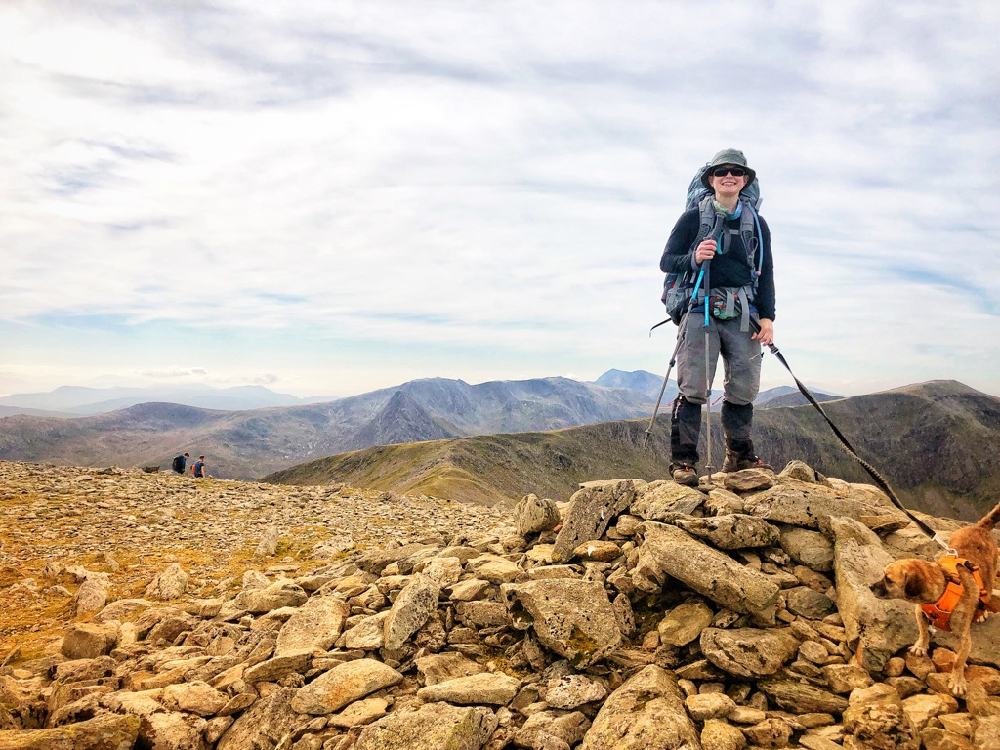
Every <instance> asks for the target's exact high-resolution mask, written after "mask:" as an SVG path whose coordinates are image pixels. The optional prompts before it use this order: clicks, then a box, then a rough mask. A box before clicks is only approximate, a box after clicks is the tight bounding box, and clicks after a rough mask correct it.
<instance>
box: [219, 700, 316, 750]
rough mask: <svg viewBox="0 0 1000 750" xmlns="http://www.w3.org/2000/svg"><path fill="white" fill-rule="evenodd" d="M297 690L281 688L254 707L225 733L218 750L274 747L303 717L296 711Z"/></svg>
mask: <svg viewBox="0 0 1000 750" xmlns="http://www.w3.org/2000/svg"><path fill="white" fill-rule="evenodd" d="M295 693H296V690H295V689H294V688H279V689H277V690H275V691H274V692H272V693H270V694H268V695H267V696H266V697H264V698H261V699H260V700H258V701H257V702H256V703H254V704H253V705H252V706H250V708H248V709H247V710H246V711H244V712H243V713H242V714H241V715H240V717H239V718H238V719H237V720H236V721H235V722H234V723H233V724H232V726H230V727H229V729H227V730H226V731H225V733H224V734H223V735H222V738H221V739H220V740H219V743H218V745H217V750H246V748H251V747H271V746H273V745H275V744H277V743H278V741H279V740H280V739H281V738H282V737H283V736H284V735H285V733H286V732H288V731H290V730H291V729H292V727H293V726H295V724H296V723H297V722H298V721H299V719H300V717H299V716H298V715H297V714H296V713H295V711H294V710H293V709H292V705H291V703H292V698H293V697H294V696H295Z"/></svg>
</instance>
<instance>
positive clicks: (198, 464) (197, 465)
mask: <svg viewBox="0 0 1000 750" xmlns="http://www.w3.org/2000/svg"><path fill="white" fill-rule="evenodd" d="M206 472H207V469H205V457H204V456H198V460H197V461H195V462H194V464H193V465H192V466H191V476H193V477H194V478H195V479H204V478H205V477H207V476H208V474H207V473H206Z"/></svg>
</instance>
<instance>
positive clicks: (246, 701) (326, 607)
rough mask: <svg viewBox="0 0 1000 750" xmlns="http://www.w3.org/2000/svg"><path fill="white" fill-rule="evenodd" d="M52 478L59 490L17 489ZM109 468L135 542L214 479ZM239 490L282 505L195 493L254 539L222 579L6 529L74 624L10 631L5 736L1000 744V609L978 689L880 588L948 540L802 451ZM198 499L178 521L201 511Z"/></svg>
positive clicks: (27, 500) (180, 742)
mask: <svg viewBox="0 0 1000 750" xmlns="http://www.w3.org/2000/svg"><path fill="white" fill-rule="evenodd" d="M5 469H6V470H7V472H8V473H7V475H6V479H4V474H3V471H4V470H5ZM46 471H49V472H50V474H46ZM72 471H76V472H77V473H78V474H80V473H81V472H88V471H90V470H69V469H55V468H51V469H45V470H43V469H37V468H31V467H27V465H23V464H18V465H15V464H0V490H4V491H3V492H0V515H2V518H0V520H3V521H6V522H9V520H8V519H15V518H16V519H20V520H19V522H20V523H22V524H24V523H27V524H28V525H29V526H30V524H31V523H33V520H32V518H30V517H29V516H33V517H34V520H36V521H37V520H42V519H44V518H46V515H45V514H46V513H47V512H48V511H47V507H48V506H46V505H45V502H44V497H45V493H46V492H50V493H51V492H59V491H61V490H60V487H62V486H63V485H62V484H60V481H59V480H58V478H57V477H56V475H59V476H63V477H66V476H70V474H71V472H72ZM52 472H54V474H52ZM60 472H62V474H60ZM29 475H30V477H31V479H32V481H33V482H34V483H35V485H36V489H35V490H33V491H31V492H28V491H26V490H24V487H23V486H21V489H20V490H18V492H17V493H14V492H13V491H12V490H11V489H10V488H11V487H13V486H15V485H14V484H12V483H11V481H12V480H11V476H14V477H15V478H17V477H20V478H21V479H22V480H23V479H24V477H25V476H29ZM88 476H89V477H90V479H88V480H87V482H97V481H99V482H100V483H101V484H100V488H101V492H100V493H95V494H94V495H93V496H88V497H89V500H88V505H86V506H84V507H85V509H86V511H87V512H91V513H92V514H93V515H94V516H95V517H96V518H98V519H103V520H99V522H100V523H105V522H107V523H108V524H110V523H111V520H110V519H106V518H105V516H104V515H102V513H101V512H102V511H108V512H109V513H110V514H114V512H115V510H116V507H115V506H116V504H119V505H120V504H124V503H125V502H126V501H127V502H130V503H132V505H130V506H128V508H127V510H128V511H129V512H127V513H125V514H124V517H122V512H121V509H120V508H119V509H118V510H119V513H118V516H119V518H118V520H119V523H121V524H122V525H123V526H125V528H126V529H127V530H128V536H134V535H135V533H136V527H137V526H138V525H143V526H146V525H147V524H153V523H156V522H157V519H165V518H166V517H165V516H163V515H162V514H161V515H158V516H149V517H148V518H147V517H144V516H143V514H144V513H146V512H147V511H146V510H145V507H146V506H143V505H142V503H141V500H140V495H141V493H142V492H143V491H145V492H148V493H150V497H149V500H148V508H149V512H150V513H152V511H153V509H156V508H158V509H160V510H161V511H162V509H163V508H165V507H166V508H168V509H169V507H170V500H169V498H171V497H173V495H172V494H171V492H170V490H171V488H172V487H176V488H177V492H182V491H183V492H185V493H186V492H188V491H189V488H190V487H191V484H190V482H185V481H184V479H183V478H179V479H175V478H170V477H168V478H163V477H159V476H156V475H144V474H142V473H141V472H120V473H118V474H117V475H96V474H93V473H91V474H89V475H88ZM3 481H6V484H3V483H2V482H3ZM143 483H151V484H143ZM171 483H173V484H171ZM84 484H86V483H84ZM18 486H20V485H18ZM218 486H221V487H223V488H224V489H225V491H226V492H227V493H230V494H228V495H227V496H226V497H227V498H228V500H230V501H232V502H233V503H244V504H246V503H249V506H248V507H250V508H256V509H258V511H259V512H258V513H250V514H249V515H248V516H247V517H246V518H244V517H243V516H241V515H240V514H239V513H235V514H234V513H233V512H231V511H232V508H231V507H230V508H228V509H226V508H225V507H219V508H214V506H211V502H212V500H211V498H212V494H211V493H212V492H215V491H216V490H214V489H213V484H211V483H206V484H203V485H200V486H197V488H196V489H195V490H194V492H196V493H202V494H197V495H192V496H191V499H197V500H198V501H199V503H200V504H199V505H198V507H197V513H204V512H205V510H206V508H209V507H210V506H211V507H212V508H213V513H215V512H217V513H219V514H221V515H222V516H223V519H222V520H221V521H220V523H223V524H225V525H226V527H228V529H229V533H230V535H234V534H237V532H238V531H239V530H240V529H242V530H243V531H249V532H252V533H247V534H243V536H242V537H241V539H242V544H241V545H236V546H235V547H233V548H232V549H231V550H230V552H229V554H230V555H235V556H236V558H237V559H241V560H242V561H243V565H242V566H241V567H242V570H238V569H232V568H229V569H228V573H229V576H228V577H227V578H225V579H223V580H214V579H213V577H212V572H211V570H210V569H209V568H207V567H205V566H206V565H207V564H206V563H199V565H201V567H200V568H198V570H190V569H188V568H191V567H193V565H194V564H193V563H188V564H185V562H184V560H183V559H177V560H174V561H172V563H173V564H170V563H168V562H167V561H166V560H165V559H164V560H163V561H162V562H163V564H162V565H159V566H157V567H156V569H155V570H152V569H150V570H147V569H146V568H143V567H142V562H141V560H142V558H140V557H134V556H133V555H132V553H131V552H130V550H129V549H128V548H127V547H122V549H119V548H118V547H117V546H116V547H115V548H114V549H113V550H111V551H113V552H114V553H115V554H114V557H112V558H111V559H110V561H109V559H108V558H107V557H104V556H98V555H97V554H96V553H95V554H90V553H87V554H82V553H81V554H80V555H79V556H78V557H80V558H82V559H79V560H78V559H69V558H72V557H73V555H71V554H69V552H71V551H72V550H71V548H70V547H68V546H66V545H67V544H68V543H63V542H61V541H60V540H59V539H55V538H50V539H48V540H47V541H49V542H50V543H52V545H53V546H55V545H56V543H57V542H58V543H59V544H60V545H61V546H60V549H62V550H63V551H64V552H63V554H64V555H66V556H67V559H65V560H57V559H49V560H47V561H43V560H42V559H41V558H39V559H38V560H36V561H35V562H34V563H31V564H30V565H28V564H27V563H25V561H24V560H13V557H12V550H16V551H17V552H18V553H19V554H21V555H22V556H23V555H27V554H28V550H29V549H33V547H30V548H29V546H27V544H25V546H23V547H20V546H15V543H16V542H17V540H16V539H15V540H13V541H12V540H11V539H10V538H9V537H0V538H2V539H3V541H4V546H3V547H0V555H2V557H0V562H2V563H3V565H4V566H5V567H4V568H2V569H0V572H2V573H4V577H3V578H0V586H3V587H4V588H3V589H2V590H0V594H3V595H4V596H5V597H6V598H5V601H16V602H22V601H23V602H29V603H30V602H32V601H35V600H37V601H41V602H45V601H49V600H52V601H60V600H59V597H62V600H64V601H65V606H64V610H65V612H66V613H67V617H70V618H74V619H73V620H72V621H71V622H69V623H68V626H66V627H59V628H56V627H55V626H54V625H53V623H52V622H47V623H46V627H52V628H53V630H52V632H51V634H50V635H49V636H48V637H49V640H48V641H47V642H46V643H47V647H46V648H42V649H41V650H39V649H37V648H31V647H28V646H27V645H25V647H23V648H13V649H8V650H7V651H6V652H2V651H0V750H7V749H10V748H73V750H103V749H104V748H109V749H110V748H115V749H116V750H118V749H123V748H133V747H138V748H155V749H157V750H158V749H160V748H170V749H171V750H209V748H217V749H218V750H243V749H244V748H247V749H249V748H262V749H263V748H266V749H268V750H276V749H280V750H348V748H354V749H355V750H404V749H405V750H441V749H443V748H455V749H460V750H503V749H504V748H530V749H531V750H573V749H575V750H647V749H655V750H672V749H674V748H677V749H682V748H683V749H684V750H694V749H696V748H704V749H705V750H741V749H742V748H776V747H805V748H810V749H811V750H836V748H849V749H852V750H866V749H868V748H871V749H873V750H875V749H878V750H882V749H883V748H885V749H886V750H887V749H888V748H910V749H912V750H920V748H927V750H946V749H949V750H950V749H953V748H955V749H964V748H998V749H1000V698H998V697H997V696H1000V618H991V619H989V620H987V621H986V622H984V623H978V624H976V625H974V626H973V644H974V645H973V651H972V654H971V656H970V659H969V663H970V666H969V667H968V671H967V677H968V679H969V684H970V686H969V690H968V693H967V694H966V695H965V696H964V697H963V698H960V699H956V698H955V697H953V696H952V695H951V694H950V693H949V692H948V677H949V675H948V671H949V670H950V668H951V665H952V663H953V661H954V651H953V649H954V648H955V646H956V644H955V642H954V639H953V637H952V636H950V634H947V633H937V634H936V636H935V641H934V647H933V649H932V652H931V655H930V656H929V657H920V658H918V657H915V656H913V655H911V654H909V653H908V652H907V651H906V647H907V646H909V645H910V644H911V643H912V642H913V640H914V638H915V636H916V624H915V622H914V619H913V613H912V608H911V607H910V605H907V604H904V603H901V602H885V601H881V600H878V599H875V598H874V597H873V596H872V595H871V593H870V592H869V590H868V584H870V583H872V582H874V581H875V580H877V579H878V578H879V577H880V575H881V568H882V566H883V565H884V564H885V563H886V562H888V561H890V560H892V559H895V558H900V557H911V556H920V557H925V558H933V557H934V556H936V555H937V554H938V553H939V548H938V547H937V545H935V544H933V543H930V542H929V540H927V539H926V537H924V536H923V535H921V534H920V533H919V532H918V531H917V530H916V527H915V525H913V524H911V523H909V522H908V519H907V518H906V517H905V516H904V515H903V514H901V513H900V512H899V511H897V510H896V509H895V508H894V507H893V506H892V505H891V503H889V501H888V499H887V498H886V497H884V495H882V493H881V492H879V491H878V490H876V489H875V488H873V487H869V486H867V485H859V484H849V483H847V482H843V481H840V480H837V479H826V478H824V477H823V476H822V475H819V474H817V472H815V471H813V470H812V469H810V468H809V467H807V466H805V465H803V464H800V463H796V462H793V463H792V464H790V465H789V466H788V467H786V469H785V470H784V471H782V472H781V473H780V474H778V475H777V476H775V475H774V474H772V473H771V472H767V471H759V470H748V471H744V472H738V473H735V474H730V475H724V474H718V475H716V476H715V477H714V482H713V483H712V484H703V485H702V486H701V487H700V488H699V489H692V488H688V487H681V486H679V485H676V484H675V483H673V482H671V481H667V480H657V481H653V482H646V481H642V480H636V479H616V480H608V481H595V482H588V483H586V484H584V485H582V486H581V488H580V489H579V491H577V492H576V493H575V494H574V495H573V496H572V497H571V498H570V499H569V501H568V502H566V503H556V502H554V501H552V500H550V499H547V498H542V499H540V498H539V497H538V496H535V495H528V496H526V497H525V498H524V499H523V500H522V501H521V502H520V503H519V504H518V505H517V508H516V510H513V511H507V512H506V516H504V517H502V516H501V515H500V514H499V511H498V510H497V509H492V510H489V511H487V510H484V509H476V508H466V507H464V506H458V505H456V504H446V503H443V502H441V501H434V500H433V499H431V498H424V499H420V500H417V499H413V498H407V497H405V496H403V497H397V496H392V497H391V498H388V499H383V498H381V496H380V495H378V494H377V493H375V494H370V495H368V496H364V495H359V494H356V493H357V492H360V491H353V490H345V489H342V488H340V489H337V490H335V491H330V490H329V489H324V488H295V489H294V490H289V489H287V488H281V489H280V490H279V489H272V488H261V487H259V486H258V485H249V484H248V485H241V484H240V483H227V484H226V485H218ZM122 487H129V488H130V489H129V490H128V492H125V493H123V492H122V491H121V488H122ZM258 492H260V493H264V495H261V496H258V495H257V494H255V493H258ZM157 493H160V494H157ZM163 493H166V494H163ZM280 493H285V494H283V495H282V494H280ZM185 497H186V495H185ZM4 498H11V499H4ZM115 498H118V499H117V500H115ZM165 498H167V499H165ZM261 498H266V499H261ZM351 498H363V499H364V500H365V502H356V501H353V500H350V499H351ZM277 500H281V501H282V502H284V503H289V504H290V505H291V509H290V510H289V515H287V516H283V515H282V513H283V511H284V508H283V506H278V505H276V501H277ZM341 500H344V501H345V504H347V505H349V506H350V507H349V508H348V509H347V511H346V514H347V515H349V516H350V518H349V519H348V518H344V519H343V522H342V523H338V524H336V525H333V524H331V528H329V529H328V535H329V536H328V537H326V538H324V539H311V538H310V539H309V540H308V542H309V543H308V544H303V545H300V546H299V548H298V551H297V552H296V554H294V555H292V556H286V557H283V558H281V559H280V560H278V561H276V560H275V559H274V557H273V556H274V555H275V554H276V553H278V554H283V553H285V552H288V551H289V550H292V551H294V550H295V549H296V548H295V545H294V539H295V538H296V535H299V536H300V537H301V535H302V534H303V533H304V532H302V531H301V530H299V529H300V528H301V526H293V525H292V524H293V523H294V520H295V519H294V517H295V516H302V515H303V514H304V515H306V516H308V517H309V518H317V517H320V515H321V514H322V513H324V512H326V513H334V512H335V509H336V505H337V503H338V502H340V501H341ZM390 501H391V502H390ZM101 504H104V505H107V506H109V507H107V508H102V505H101ZM70 505H71V504H70ZM62 511H63V514H64V515H65V513H67V512H73V511H75V512H77V513H78V515H76V516H71V518H76V519H78V520H81V519H80V515H79V513H80V508H79V507H69V506H68V505H67V503H65V502H64V503H63V504H62ZM384 514H392V516H393V520H392V523H391V524H390V528H389V530H388V532H385V536H384V537H382V538H379V537H378V535H377V533H376V532H377V530H378V529H379V528H382V526H383V525H382V524H380V523H376V520H377V519H379V518H380V516H383V515H384ZM128 516H133V517H134V518H135V519H136V520H135V521H132V522H128V521H127V520H126V519H127V517H128ZM189 516H190V518H189V519H188V520H187V521H186V522H182V521H180V519H178V518H176V517H174V516H170V517H169V518H170V519H171V520H169V521H166V522H167V523H173V521H175V520H176V521H177V522H178V524H179V525H178V527H177V528H185V525H186V523H190V524H196V523H198V522H199V521H198V516H197V514H196V513H190V514H189ZM250 518H255V519H256V520H255V521H254V522H251V521H250V520H249V519H250ZM469 519H473V520H474V523H471V524H470V523H469ZM930 522H931V523H932V525H934V526H936V527H940V528H942V529H944V530H948V529H953V528H956V527H957V526H958V525H959V524H957V523H956V522H952V521H947V520H940V519H930ZM52 523H53V524H55V523H56V520H55V517H54V516H53V517H52ZM129 524H131V525H129ZM352 524H353V525H352ZM22 528H27V527H23V526H22ZM110 528H111V526H110V525H109V526H108V527H107V529H106V530H105V533H104V536H105V537H108V538H110V537H109V534H110V531H109V530H110ZM430 532H433V533H430ZM23 533H24V534H25V536H30V535H31V533H33V532H31V531H30V529H28V530H27V531H25V532H23ZM345 536H349V537H350V538H351V539H352V540H354V541H352V542H351V543H350V544H348V545H347V548H346V549H344V548H343V540H344V539H345ZM201 539H202V541H203V543H204V544H205V545H206V546H209V547H211V546H212V545H216V544H218V545H221V544H223V539H222V537H218V538H217V537H215V536H213V535H212V534H210V533H208V532H207V531H204V532H203V533H202V534H201ZM329 539H333V540H335V541H334V542H332V544H333V545H334V546H335V547H337V548H338V549H339V551H338V552H337V553H334V559H329V554H330V553H329V549H330V546H329V545H328V544H327V542H328V541H329ZM140 541H141V540H140ZM230 541H231V540H230ZM220 549H221V548H220ZM234 550H235V551H234ZM278 550H281V551H282V552H277V551H278ZM175 556H177V557H180V555H179V550H178V554H177V555H175ZM241 556H242V557H241ZM134 560H138V562H137V561H134ZM112 562H114V565H112V564H111V563H112ZM15 563H18V564H20V565H21V566H22V567H23V566H25V565H28V572H31V573H35V574H36V576H35V577H30V576H23V577H18V575H15V574H13V573H11V571H14V570H20V568H17V565H15ZM83 563H86V564H89V565H91V566H92V567H105V568H109V571H108V572H107V573H104V572H102V571H97V572H95V571H92V570H88V569H87V567H86V566H85V565H84V564H83ZM115 566H117V568H116V567H115ZM175 566H176V567H175ZM137 571H142V572H143V573H144V577H142V578H141V580H140V579H138V578H137V576H136V573H137ZM182 574H183V575H182ZM130 576H131V577H130ZM37 580H41V581H43V583H42V584H39V583H37V582H36V581H37ZM73 588H75V589H76V593H74V591H71V590H70V589H73ZM98 588H99V589H100V591H98V590H97V589H98ZM59 589H61V591H60V590H59ZM81 590H82V591H84V593H83V594H80V593H79V591H81ZM102 594H103V596H104V598H105V599H106V601H101V599H102ZM32 596H33V597H35V599H32V598H31V597H32ZM74 597H75V599H74ZM140 597H141V598H140ZM81 602H84V603H83V604H81ZM18 638H19V639H20V642H23V643H24V644H28V643H29V641H28V640H25V639H26V638H27V636H26V634H25V633H22V632H20V631H18Z"/></svg>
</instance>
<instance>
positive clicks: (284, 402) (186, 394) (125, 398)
mask: <svg viewBox="0 0 1000 750" xmlns="http://www.w3.org/2000/svg"><path fill="white" fill-rule="evenodd" d="M330 400H332V398H330V397H323V396H316V397H312V398H299V397H298V396H290V395H288V394H287V393H275V392H274V391H272V390H270V389H269V388H265V387H264V386H262V385H242V386H236V387H234V388H213V387H212V386H209V385H183V386H178V385H152V386H147V387H144V388H81V387H79V386H62V387H61V388H56V389H55V390H54V391H49V392H47V393H20V394H15V395H13V396H0V416H9V415H12V414H34V415H36V416H53V417H74V416H86V415H89V414H104V413H106V412H109V411H115V410H117V409H127V408H128V407H130V406H135V405H136V404H142V403H149V402H151V401H163V402H168V403H173V404H182V405H184V406H198V407H201V408H203V409H259V408H261V407H265V406H291V405H293V404H309V403H315V402H318V401H330Z"/></svg>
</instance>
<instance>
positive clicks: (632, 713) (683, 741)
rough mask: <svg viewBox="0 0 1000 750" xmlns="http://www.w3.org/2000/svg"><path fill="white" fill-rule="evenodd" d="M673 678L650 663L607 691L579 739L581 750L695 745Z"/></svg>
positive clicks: (695, 735)
mask: <svg viewBox="0 0 1000 750" xmlns="http://www.w3.org/2000/svg"><path fill="white" fill-rule="evenodd" d="M698 746H699V745H698V732H697V730H696V729H695V726H694V723H693V722H692V721H691V719H690V718H689V717H688V714H687V710H686V708H685V706H684V694H683V693H682V692H681V689H680V688H679V687H678V685H677V678H676V677H674V676H673V675H672V674H671V673H670V672H667V671H666V670H664V669H661V668H660V667H658V666H656V665H655V664H650V665H649V666H647V667H645V668H644V669H642V670H641V671H639V672H638V673H636V674H635V675H633V676H632V677H631V678H629V679H628V680H627V681H626V682H625V683H624V684H623V685H622V686H621V687H619V688H618V689H617V690H615V691H614V692H612V693H611V695H609V696H608V698H607V700H605V701H604V705H603V706H602V707H601V710H600V711H599V712H598V714H597V716H596V718H595V719H594V723H593V725H592V726H591V727H590V729H589V730H588V731H587V734H586V735H585V736H584V738H583V745H582V746H581V750H608V748H614V749H615V750H647V749H648V748H653V747H655V748H659V749H661V750H673V749H674V748H677V749H680V748H684V750H688V749H689V748H697V747H698Z"/></svg>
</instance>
